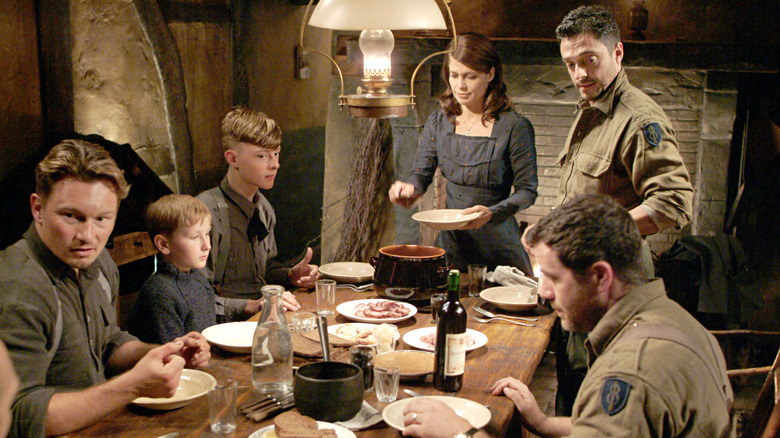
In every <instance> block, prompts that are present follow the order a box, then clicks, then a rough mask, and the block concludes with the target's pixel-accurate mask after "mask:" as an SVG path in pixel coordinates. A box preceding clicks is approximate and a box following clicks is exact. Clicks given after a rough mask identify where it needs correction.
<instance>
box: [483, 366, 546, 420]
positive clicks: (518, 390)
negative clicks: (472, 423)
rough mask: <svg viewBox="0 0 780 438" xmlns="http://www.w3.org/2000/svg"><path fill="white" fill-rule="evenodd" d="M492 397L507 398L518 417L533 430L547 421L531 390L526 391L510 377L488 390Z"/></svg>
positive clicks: (521, 384)
mask: <svg viewBox="0 0 780 438" xmlns="http://www.w3.org/2000/svg"><path fill="white" fill-rule="evenodd" d="M490 391H491V392H492V393H493V395H501V394H503V395H505V396H507V397H509V398H510V399H511V400H512V401H513V402H514V403H515V406H516V407H517V410H518V411H519V412H520V415H522V416H523V418H524V419H525V421H526V422H527V423H528V424H529V425H530V426H532V427H534V428H537V429H538V428H539V426H540V425H541V424H542V423H543V422H544V420H546V419H547V415H545V414H544V412H542V410H541V409H540V408H539V403H537V401H536V398H535V397H534V396H533V394H531V390H530V389H528V386H526V385H525V384H524V383H523V382H521V381H519V380H517V379H514V378H512V377H504V378H503V379H500V380H499V381H497V382H496V383H494V384H493V387H492V388H490Z"/></svg>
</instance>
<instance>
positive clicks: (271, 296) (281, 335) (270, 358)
mask: <svg viewBox="0 0 780 438" xmlns="http://www.w3.org/2000/svg"><path fill="white" fill-rule="evenodd" d="M261 291H262V292H263V299H264V301H263V312H262V313H261V314H260V321H259V322H258V323H257V328H256V329H255V335H254V338H253V339H252V384H253V385H254V387H255V389H256V390H257V391H258V392H259V393H261V394H276V393H280V392H284V391H289V390H291V389H292V385H293V371H292V362H293V347H292V334H291V333H290V326H289V325H287V320H286V319H285V317H284V307H283V304H282V293H284V288H283V287H282V286H275V285H268V286H263V287H262V289H261Z"/></svg>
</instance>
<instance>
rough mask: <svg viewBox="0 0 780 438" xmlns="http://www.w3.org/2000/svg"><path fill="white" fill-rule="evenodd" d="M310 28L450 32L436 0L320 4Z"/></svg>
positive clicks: (333, 0)
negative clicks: (435, 30)
mask: <svg viewBox="0 0 780 438" xmlns="http://www.w3.org/2000/svg"><path fill="white" fill-rule="evenodd" d="M309 25H311V26H315V27H321V28H325V29H335V30H363V29H391V30H414V29H441V30H446V29H447V25H446V23H445V22H444V16H443V15H442V13H441V10H440V9H439V6H438V4H437V3H436V0H320V1H319V3H318V4H317V7H316V8H315V9H314V12H312V14H311V19H310V20H309Z"/></svg>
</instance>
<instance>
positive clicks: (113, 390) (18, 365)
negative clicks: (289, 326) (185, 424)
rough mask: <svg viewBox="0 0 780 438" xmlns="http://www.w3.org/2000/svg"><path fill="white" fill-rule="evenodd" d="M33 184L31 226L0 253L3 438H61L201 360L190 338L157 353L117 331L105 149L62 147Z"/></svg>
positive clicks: (113, 193)
mask: <svg viewBox="0 0 780 438" xmlns="http://www.w3.org/2000/svg"><path fill="white" fill-rule="evenodd" d="M35 183H36V188H35V190H36V192H35V193H33V194H32V195H31V197H30V205H31V209H32V216H33V223H32V225H31V226H30V228H29V229H28V230H27V232H26V233H25V234H24V236H23V237H22V239H21V240H19V241H18V242H16V243H15V244H13V245H12V246H9V247H8V248H6V249H5V250H3V251H2V252H0V290H2V293H0V340H2V341H3V342H5V344H6V346H7V347H8V351H9V353H10V356H11V360H12V361H13V364H14V368H15V369H16V373H17V375H18V376H19V380H20V387H19V393H18V394H17V395H16V398H15V400H14V405H13V423H12V425H11V433H10V436H12V437H40V436H44V435H61V434H64V433H68V432H71V431H74V430H78V429H82V428H84V427H86V426H89V425H90V424H93V423H95V422H97V421H98V420H100V419H101V418H102V417H105V416H106V415H108V414H110V413H111V412H113V411H115V410H117V409H119V408H121V407H123V406H125V405H126V404H128V403H129V402H130V401H132V400H133V399H135V398H136V397H139V396H147V397H169V396H171V395H173V394H174V393H175V392H176V387H177V386H178V384H179V378H180V376H181V372H182V368H183V367H184V365H185V363H187V364H188V365H190V366H207V365H208V363H209V360H210V358H211V353H210V351H209V345H208V342H206V340H205V338H203V337H202V336H201V335H200V334H199V333H189V334H187V335H186V336H184V337H181V338H178V339H176V340H175V341H174V342H170V343H167V344H165V345H162V346H158V345H150V344H145V343H143V342H141V341H139V340H137V339H136V338H135V337H133V336H131V335H130V334H128V333H125V332H123V331H121V330H119V327H118V326H117V322H116V312H115V310H114V304H115V302H116V299H117V294H118V291H119V272H118V269H117V267H116V264H114V262H113V261H112V260H111V257H110V255H109V254H108V252H107V251H106V250H105V245H106V241H107V240H108V237H109V235H110V234H111V231H112V230H113V228H114V223H115V221H116V217H117V213H118V210H119V202H120V200H121V199H123V198H124V197H125V196H126V195H127V192H128V185H127V182H126V181H125V179H124V176H123V175H122V171H121V170H120V169H119V168H118V167H117V165H116V163H115V162H114V160H112V159H111V157H110V155H109V154H108V152H107V151H106V150H105V149H103V148H101V147H99V146H97V145H94V144H92V143H88V142H86V141H81V140H66V141H63V142H62V143H60V144H58V145H57V146H55V147H54V148H53V149H52V150H51V151H50V152H49V154H48V155H47V156H46V157H45V158H44V159H43V160H42V161H41V162H40V163H39V164H38V166H37V168H36V170H35ZM111 376H115V377H113V378H111ZM109 378H111V379H110V380H107V379H109Z"/></svg>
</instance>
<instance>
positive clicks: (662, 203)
mask: <svg viewBox="0 0 780 438" xmlns="http://www.w3.org/2000/svg"><path fill="white" fill-rule="evenodd" d="M578 106H579V109H580V111H579V114H578V115H577V119H576V121H575V123H574V125H572V128H571V131H569V136H568V138H567V139H566V144H565V145H564V149H563V151H562V152H561V154H560V155H559V156H558V164H559V165H561V167H562V168H561V180H560V183H559V186H558V204H563V203H565V202H566V201H568V200H570V199H572V198H574V197H576V196H578V195H585V194H594V193H600V194H604V195H609V196H611V197H612V198H614V199H615V200H616V201H617V202H618V203H619V204H620V205H622V206H623V207H625V208H626V209H628V210H630V209H633V208H635V207H637V206H639V205H644V206H645V207H647V208H649V209H651V210H652V211H653V212H656V213H662V214H663V215H665V216H666V217H668V218H669V219H671V220H673V221H674V222H675V223H676V224H677V226H678V227H682V226H684V225H685V224H687V223H688V222H689V221H690V219H691V212H692V205H693V187H692V186H691V182H690V177H689V175H688V171H687V169H686V168H685V165H684V164H683V161H682V157H681V156H680V152H679V150H678V146H677V140H676V138H675V135H674V130H673V129H672V124H671V122H670V121H669V119H668V118H667V117H666V115H665V114H664V112H663V110H662V109H661V107H659V106H658V104H656V103H655V102H654V101H653V100H652V99H651V98H650V97H649V96H647V95H646V94H644V93H643V92H641V91H640V90H639V89H637V88H636V87H634V86H632V85H631V84H630V83H629V82H628V78H627V76H626V73H625V72H624V71H623V70H621V71H620V72H619V73H618V75H617V77H616V78H615V80H614V81H613V82H612V84H611V85H610V87H609V88H607V90H606V91H605V92H604V93H603V95H602V96H601V97H600V98H599V99H598V101H597V102H595V103H594V104H593V105H588V102H587V101H585V100H583V99H580V102H579V104H578Z"/></svg>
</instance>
